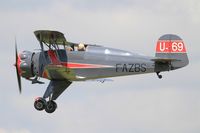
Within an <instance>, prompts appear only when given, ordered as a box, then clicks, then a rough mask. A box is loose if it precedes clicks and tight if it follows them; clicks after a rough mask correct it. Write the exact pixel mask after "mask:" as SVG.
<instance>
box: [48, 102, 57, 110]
mask: <svg viewBox="0 0 200 133" xmlns="http://www.w3.org/2000/svg"><path fill="white" fill-rule="evenodd" d="M56 108H57V104H56V102H54V101H48V102H47V105H46V108H45V111H46V112H47V113H53V112H54V111H55V110H56Z"/></svg>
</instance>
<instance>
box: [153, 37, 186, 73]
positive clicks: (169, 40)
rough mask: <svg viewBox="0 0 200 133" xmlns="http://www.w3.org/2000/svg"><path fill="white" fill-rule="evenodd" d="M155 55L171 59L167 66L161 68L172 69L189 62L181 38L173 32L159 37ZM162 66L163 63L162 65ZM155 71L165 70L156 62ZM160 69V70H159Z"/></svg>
mask: <svg viewBox="0 0 200 133" xmlns="http://www.w3.org/2000/svg"><path fill="white" fill-rule="evenodd" d="M155 56H156V57H158V58H161V59H171V61H170V62H167V63H168V67H167V68H166V65H165V68H163V69H168V70H174V69H178V68H182V67H184V66H186V65H188V64H189V60H188V56H187V53H186V47H185V44H184V42H183V40H182V39H181V38H180V37H179V36H177V35H173V34H166V35H163V36H161V37H160V38H159V40H158V42H157V45H156V55H155ZM163 66H164V65H163ZM156 69H158V70H156V71H165V70H162V68H160V67H159V64H156ZM160 69H161V70H160Z"/></svg>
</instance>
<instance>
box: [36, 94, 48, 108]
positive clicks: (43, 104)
mask: <svg viewBox="0 0 200 133" xmlns="http://www.w3.org/2000/svg"><path fill="white" fill-rule="evenodd" d="M46 104H47V103H46V100H45V99H44V98H41V97H38V98H37V99H36V100H35V102H34V107H35V109H36V110H38V111H42V110H44V109H45V107H46Z"/></svg>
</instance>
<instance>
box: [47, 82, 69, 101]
mask: <svg viewBox="0 0 200 133" xmlns="http://www.w3.org/2000/svg"><path fill="white" fill-rule="evenodd" d="M71 83H72V82H71V81H59V80H51V81H50V83H49V85H48V87H47V90H46V92H45V93H44V96H43V98H44V99H46V98H48V97H49V98H50V100H56V99H57V98H58V97H59V96H60V95H61V94H62V93H63V92H64V90H65V89H66V88H67V87H69V86H70V84H71Z"/></svg>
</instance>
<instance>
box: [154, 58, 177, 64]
mask: <svg viewBox="0 0 200 133" xmlns="http://www.w3.org/2000/svg"><path fill="white" fill-rule="evenodd" d="M151 60H152V61H155V62H156V63H159V62H160V63H168V62H172V61H180V60H178V59H172V58H155V59H151Z"/></svg>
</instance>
